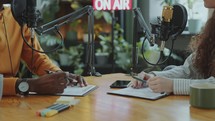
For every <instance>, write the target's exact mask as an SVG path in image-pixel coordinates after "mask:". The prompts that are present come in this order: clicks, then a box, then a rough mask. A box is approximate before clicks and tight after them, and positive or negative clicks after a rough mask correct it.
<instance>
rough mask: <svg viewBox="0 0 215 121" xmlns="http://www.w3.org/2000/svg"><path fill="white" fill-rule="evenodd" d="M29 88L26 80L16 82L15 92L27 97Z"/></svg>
mask: <svg viewBox="0 0 215 121" xmlns="http://www.w3.org/2000/svg"><path fill="white" fill-rule="evenodd" d="M29 89H30V86H29V84H28V82H27V79H21V80H19V81H18V82H17V86H16V91H17V93H18V94H20V95H28V93H29Z"/></svg>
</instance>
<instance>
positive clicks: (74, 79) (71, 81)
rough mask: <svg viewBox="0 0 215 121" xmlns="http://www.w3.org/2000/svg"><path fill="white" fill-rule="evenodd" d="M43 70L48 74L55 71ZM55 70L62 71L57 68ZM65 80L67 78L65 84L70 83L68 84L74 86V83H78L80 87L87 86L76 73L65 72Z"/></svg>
mask: <svg viewBox="0 0 215 121" xmlns="http://www.w3.org/2000/svg"><path fill="white" fill-rule="evenodd" d="M45 71H46V73H48V74H50V73H56V72H54V71H50V70H45ZM57 72H62V71H61V70H59V71H57ZM66 80H67V85H70V86H76V85H79V86H80V87H85V86H87V82H86V81H85V80H84V78H83V77H82V76H80V75H76V74H73V73H68V72H67V79H66Z"/></svg>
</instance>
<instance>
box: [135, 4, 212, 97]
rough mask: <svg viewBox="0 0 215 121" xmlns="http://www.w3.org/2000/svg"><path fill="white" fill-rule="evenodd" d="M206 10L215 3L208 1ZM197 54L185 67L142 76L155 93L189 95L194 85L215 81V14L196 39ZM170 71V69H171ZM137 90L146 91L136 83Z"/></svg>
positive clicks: (188, 59)
mask: <svg viewBox="0 0 215 121" xmlns="http://www.w3.org/2000/svg"><path fill="white" fill-rule="evenodd" d="M204 6H205V7H206V8H215V0H204ZM196 38H197V40H198V41H195V42H194V43H193V44H194V45H195V46H194V50H193V53H192V54H191V55H190V56H189V57H187V59H186V60H185V62H184V64H183V65H181V66H174V67H172V68H171V69H166V70H165V69H164V70H163V71H160V72H159V71H152V72H149V73H145V72H141V73H139V74H138V75H139V76H140V77H141V78H142V79H145V80H147V84H148V86H149V88H151V89H152V90H153V91H154V92H157V93H161V92H167V93H173V94H175V95H189V93H190V84H192V83H195V82H200V83H201V82H211V81H214V82H215V78H214V77H215V12H213V14H212V17H211V18H210V19H209V20H208V21H207V23H206V26H205V28H204V30H203V32H202V33H201V34H200V35H198V36H196ZM167 68H168V67H167ZM132 86H133V87H134V88H142V87H143V83H142V82H140V81H135V82H134V83H133V85H132Z"/></svg>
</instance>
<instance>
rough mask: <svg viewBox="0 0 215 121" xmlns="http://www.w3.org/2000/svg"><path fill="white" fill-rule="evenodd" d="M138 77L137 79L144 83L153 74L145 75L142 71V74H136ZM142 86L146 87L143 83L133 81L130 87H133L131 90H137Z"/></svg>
mask: <svg viewBox="0 0 215 121" xmlns="http://www.w3.org/2000/svg"><path fill="white" fill-rule="evenodd" d="M138 77H139V78H140V79H143V80H146V81H147V80H148V79H150V78H152V77H154V75H153V74H148V73H145V72H144V71H142V72H140V73H139V74H138ZM144 86H146V85H144V83H143V82H141V81H138V80H136V81H134V82H133V84H132V87H133V88H137V89H139V88H143V87H144Z"/></svg>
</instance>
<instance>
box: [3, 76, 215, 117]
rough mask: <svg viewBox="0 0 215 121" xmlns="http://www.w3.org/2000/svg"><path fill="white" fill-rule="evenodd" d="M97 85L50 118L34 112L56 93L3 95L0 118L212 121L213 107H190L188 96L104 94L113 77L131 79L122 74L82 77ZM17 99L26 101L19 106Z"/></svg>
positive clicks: (46, 103)
mask: <svg viewBox="0 0 215 121" xmlns="http://www.w3.org/2000/svg"><path fill="white" fill-rule="evenodd" d="M85 79H86V80H87V81H88V83H90V84H95V85H98V86H99V88H97V89H96V90H94V91H93V92H91V93H89V94H88V95H86V96H85V97H76V99H80V102H79V103H78V104H77V105H75V106H74V107H71V108H70V109H69V110H66V111H64V112H62V113H59V114H57V115H55V116H53V117H49V118H45V117H38V116H36V115H35V112H36V111H37V110H39V109H42V108H44V107H47V106H49V105H51V104H52V103H54V102H55V101H56V99H57V98H59V96H29V97H25V98H20V97H3V99H2V100H1V102H0V121H143V120H144V121H214V120H215V110H207V109H198V108H194V107H191V106H190V104H189V96H173V95H171V96H168V97H165V98H162V99H159V100H156V101H150V100H145V99H140V98H131V97H123V96H116V95H109V94H106V92H107V91H109V90H110V88H109V85H110V84H111V83H112V82H114V81H115V80H116V79H131V77H129V76H126V75H125V74H119V73H118V74H107V75H103V76H102V77H86V78H85ZM20 101H22V102H23V101H24V102H26V103H27V104H29V106H30V107H28V106H26V105H21V104H20Z"/></svg>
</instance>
